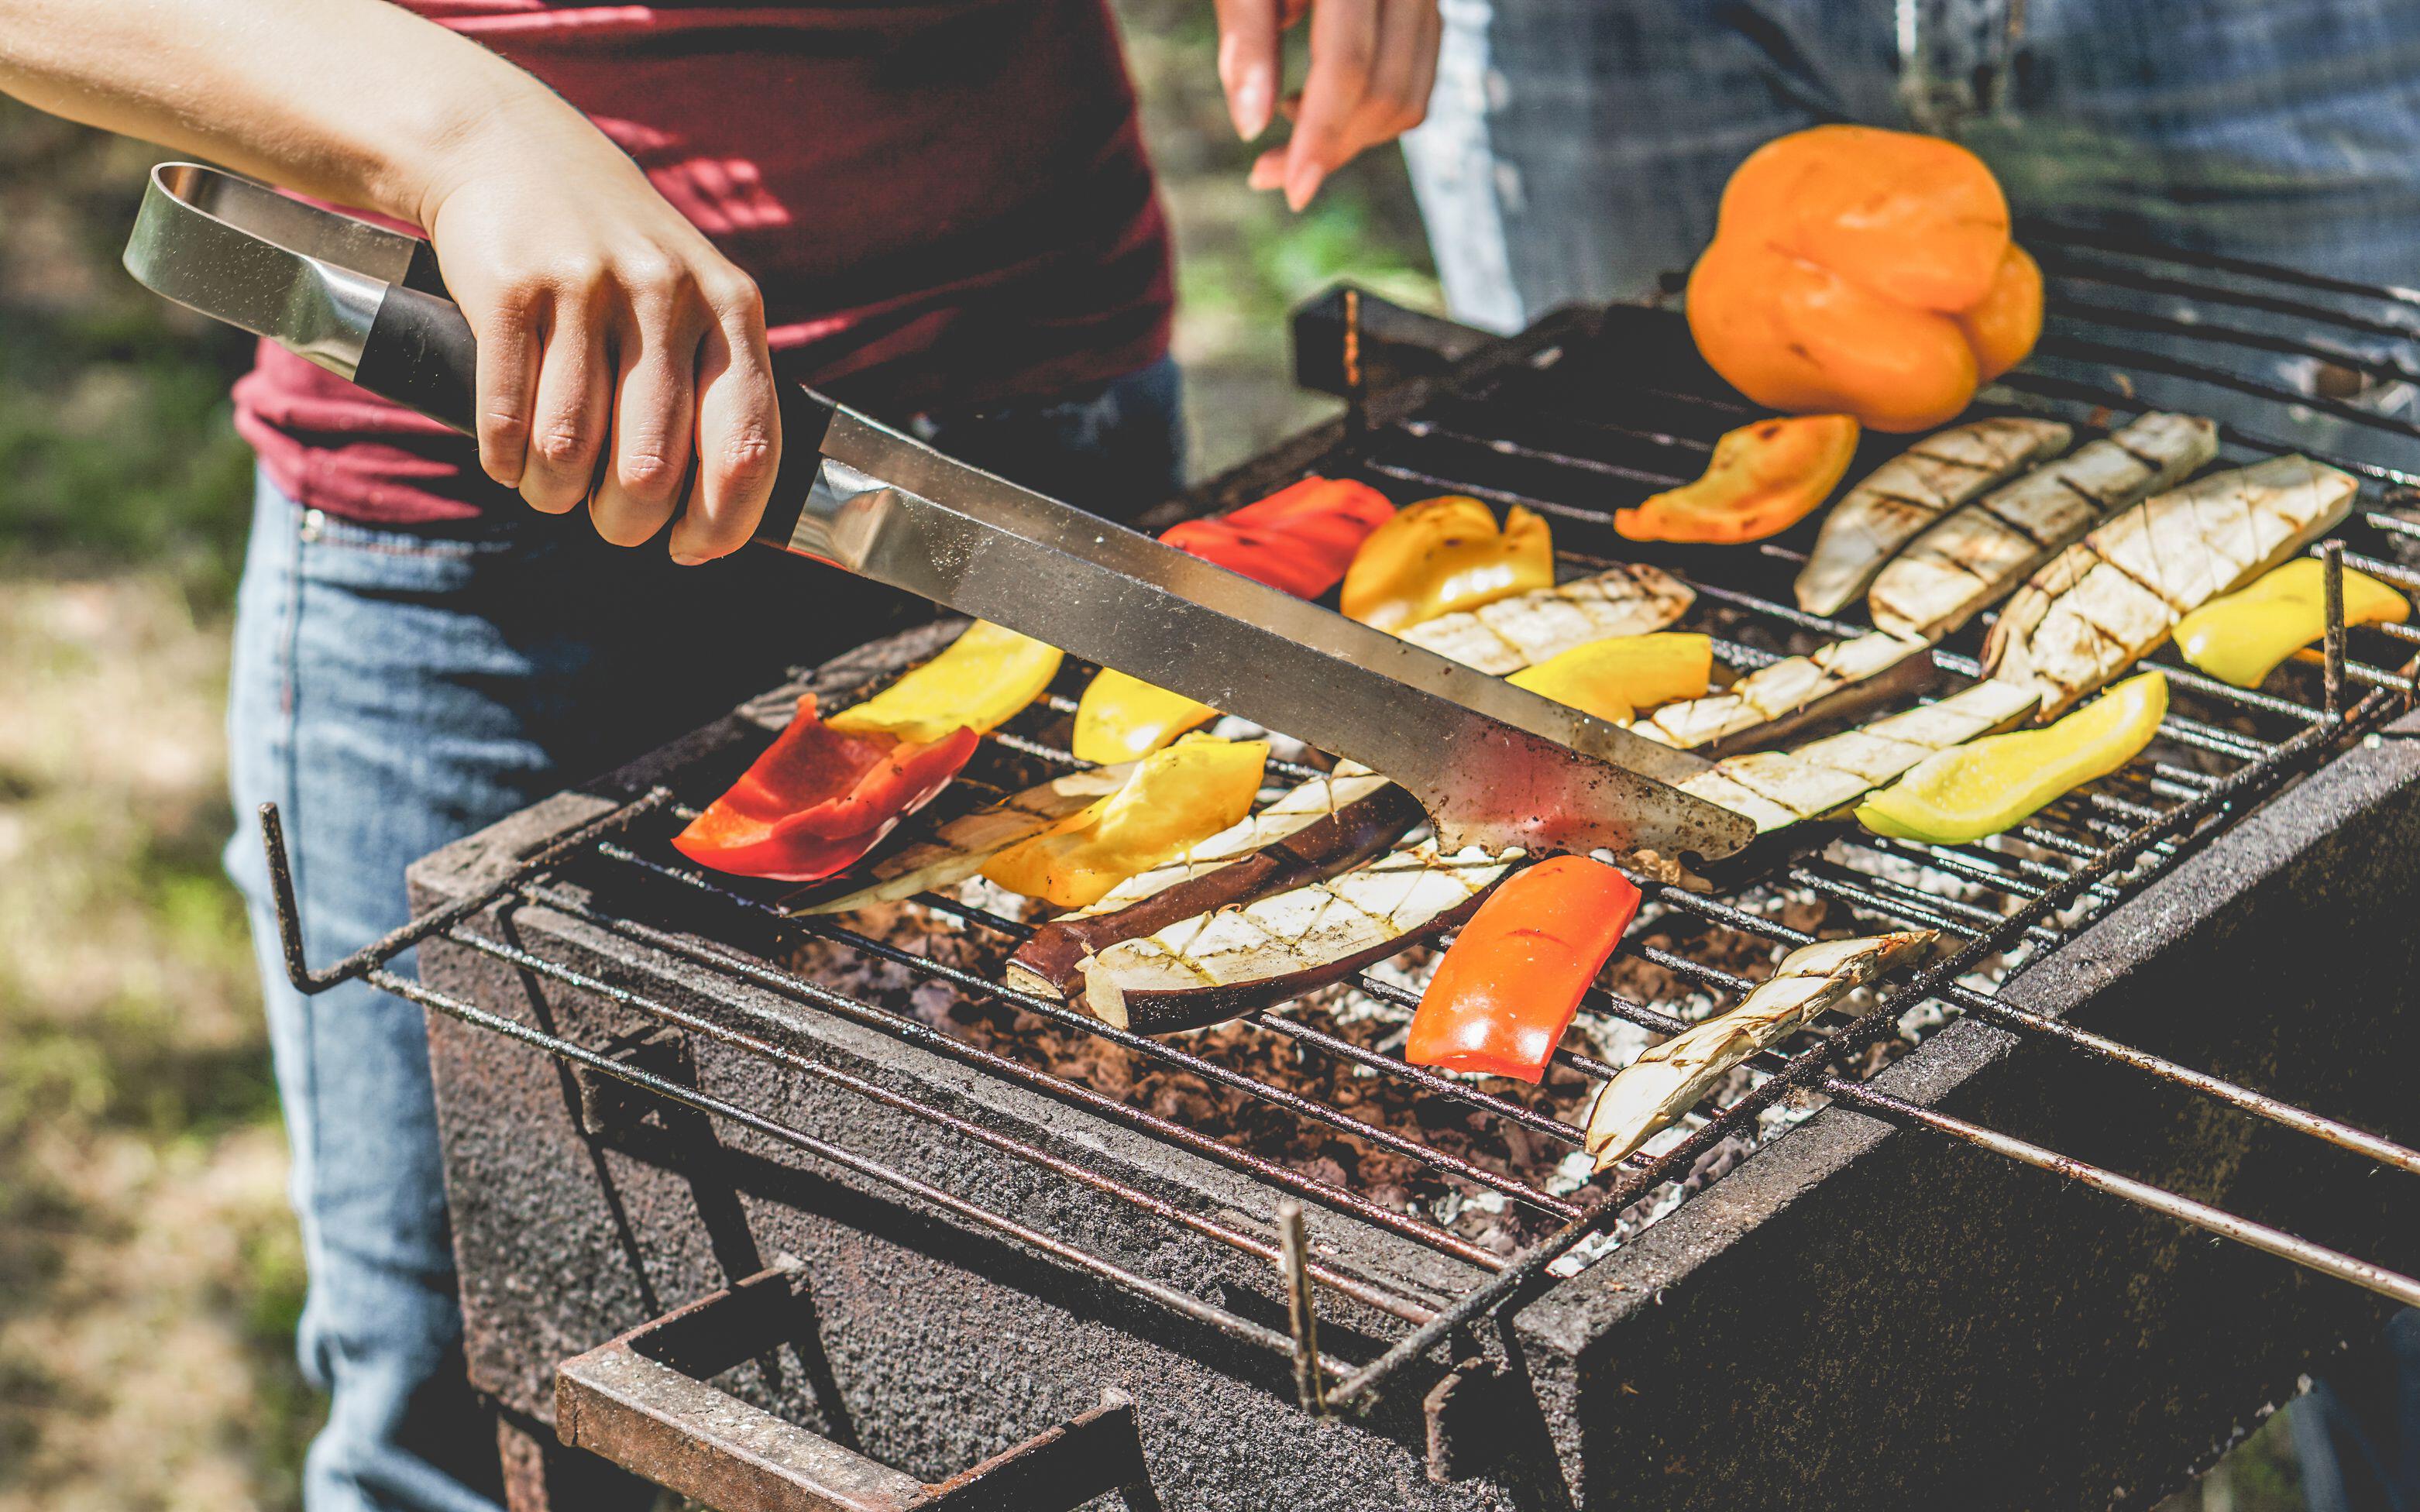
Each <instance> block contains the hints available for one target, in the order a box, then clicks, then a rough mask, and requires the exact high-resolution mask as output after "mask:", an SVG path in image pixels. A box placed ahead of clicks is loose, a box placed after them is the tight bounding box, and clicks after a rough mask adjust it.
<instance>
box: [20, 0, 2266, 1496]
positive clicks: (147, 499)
mask: <svg viewBox="0 0 2420 1512" xmlns="http://www.w3.org/2000/svg"><path fill="white" fill-rule="evenodd" d="M1118 8H1119V9H1120V11H1121V13H1122V15H1123V17H1124V19H1125V24H1126V28H1127V40H1128V44H1129V53H1130V56H1131V59H1132V62H1133V66H1134V71H1135V74H1136V79H1137V83H1138V85H1139V86H1140V90H1141V92H1142V96H1143V99H1144V102H1145V109H1146V129H1147V131H1148V132H1149V135H1150V138H1151V142H1152V147H1153V151H1154V153H1155V156H1156V160H1157V162H1158V163H1159V166H1160V169H1161V172H1162V175H1163V178H1164V183H1165V192H1166V194H1167V199H1168V204H1169V209H1170V212H1171V216H1172V218H1173V220H1174V223H1175V226H1176V231H1177V238H1178V242H1179V255H1180V264H1179V286H1180V290H1181V295H1182V305H1181V310H1180V314H1179V317H1178V326H1177V336H1176V342H1177V355H1178V357H1179V358H1180V359H1181V360H1182V361H1183V362H1184V363H1185V364H1186V368H1187V382H1188V394H1187V411H1188V420H1189V422H1190V425H1191V429H1192V436H1193V444H1194V468H1195V471H1196V472H1197V473H1204V472H1208V471H1215V470H1217V469H1218V468H1220V467H1223V466H1225V465H1226V464H1228V463H1230V462H1232V461H1234V460H1236V459H1238V458H1240V457H1242V456H1244V455H1247V454H1249V452H1252V451H1254V450H1257V449H1259V448H1261V447H1264V446H1265V445H1267V444H1268V443H1269V442H1271V441H1273V440H1277V439H1278V438H1280V437H1281V436H1283V435H1285V434H1288V433H1289V432H1291V431H1293V430H1294V429H1296V428H1298V427H1299V426H1301V425H1303V424H1307V423H1309V422H1310V421H1311V420H1313V419H1315V418H1318V417H1319V416H1320V415H1322V414H1324V413H1326V410H1327V409H1328V408H1329V407H1328V403H1327V401H1325V400H1321V399H1317V398H1313V397H1311V396H1307V395H1303V394H1299V393H1295V392H1294V390H1293V389H1292V387H1291V384H1290V381H1289V378H1288V366H1287V354H1286V350H1285V347H1284V339H1283V338H1284V325H1283V317H1284V316H1285V313H1286V311H1287V309H1288V307H1289V306H1290V305H1291V304H1292V303H1293V302H1294V301H1296V300H1298V299H1300V298H1302V297H1303V296H1305V295H1307V294H1309V293H1311V292H1312V291H1314V290H1316V289H1317V288H1319V287H1321V286H1323V285H1326V284H1327V283H1328V282H1330V281H1332V280H1333V279H1335V278H1338V277H1341V276H1345V275H1350V276H1351V277H1353V278H1354V279H1356V280H1357V281H1359V282H1361V283H1362V284H1364V285H1368V286H1371V287H1373V288H1376V289H1378V290H1380V291H1381V292H1384V293H1386V294H1388V296H1389V297H1391V298H1393V299H1396V300H1397V301H1401V302H1404V303H1408V304H1413V305H1418V306H1425V307H1435V305H1436V304H1437V302H1438V301H1437V293H1436V286H1435V278H1434V275H1433V273H1432V271H1431V267H1430V263H1429V259H1428V253H1427V248H1426V245H1425V243H1424V241H1423V239H1422V238H1421V235H1420V231H1419V221H1418V217H1417V215H1416V213H1415V212H1414V209H1413V206H1412V202H1411V195H1410V192H1409V186H1408V184H1407V183H1406V181H1405V179H1404V170H1403V165H1402V162H1401V159H1400V158H1399V157H1398V156H1397V155H1396V154H1394V153H1393V152H1380V153H1373V154H1371V155H1370V156H1369V157H1368V158H1366V159H1365V160H1364V161H1363V162H1359V163H1357V164H1356V165H1355V166H1353V167H1352V168H1350V169H1348V170H1346V171H1345V172H1344V173H1343V174H1342V175H1340V176H1339V177H1337V178H1335V179H1333V180H1331V182H1330V183H1329V185H1328V187H1327V188H1326V190H1325V191H1324V192H1323V193H1322V194H1321V195H1320V197H1319V199H1318V201H1317V203H1316V204H1315V205H1314V206H1313V207H1312V208H1311V210H1310V211H1308V212H1307V213H1305V214H1303V215H1300V216H1295V215H1290V214H1288V213H1287V212H1286V211H1285V209H1284V208H1283V207H1282V205H1281V204H1280V203H1278V202H1277V201H1276V200H1275V199H1274V198H1272V197H1271V196H1268V195H1265V194H1256V193H1251V192H1249V191H1248V190H1247V189H1246V188H1245V187H1244V175H1245V171H1246V169H1247V167H1248V166H1249V162H1250V160H1251V157H1252V151H1251V149H1250V148H1249V147H1246V146H1245V145H1243V144H1241V143H1238V142H1237V141H1235V140H1234V137H1233V131H1231V130H1230V129H1229V127H1228V124H1227V117H1226V111H1225V107H1224V105H1223V103H1222V101H1221V100H1220V99H1219V96H1218V88H1217V85H1216V80H1215V78H1214V75H1213V69H1212V54H1213V43H1214V38H1213V33H1212V26H1211V11H1210V8H1209V7H1208V6H1207V5H1206V4H1203V3H1202V0H1119V6H1118ZM159 156H161V154H159V153H157V152H155V151H154V150H152V149H150V148H148V147H143V146H141V145H139V144H135V143H131V142H125V141H119V140H116V139H112V138H108V137H104V136H101V135H99V134H97V133H94V132H90V131H83V130H80V129H77V128H73V127H70V126H67V125H64V124H62V123H60V122H57V121H54V120H52V119H49V118H47V117H44V116H39V115H37V114H35V113H33V112H30V111H27V110H24V109H23V108H21V107H17V106H15V105H13V104H11V103H9V102H8V101H6V100H0V1512H34V1509H37V1508H39V1509H41V1512H137V1509H150V1508H158V1509H178V1512H181V1509H187V1508H192V1509H211V1512H217V1509H223V1508H241V1507H262V1508H272V1509H273V1508H289V1507H293V1506H294V1505H296V1504H297V1497H296V1490H295V1485H296V1475H297V1472H298V1470H299V1467H300V1463H301V1458H302V1450H303V1447H304V1445H305V1443H307V1441H308V1438H309V1436H310V1433H311V1431H312V1429H313V1428H314V1427H315V1426H316V1425H317V1422H318V1414H319V1412H321V1404H320V1402H319V1401H318V1398H317V1397H316V1396H315V1395H314V1394H313V1393H311V1392H310V1391H309V1390H308V1389H307V1388H306V1387H304V1385H303V1384H302V1381H301V1379H300V1377H299V1376H298V1375H297V1373H296V1371H295V1367H294V1365H293V1363H292V1360H291V1355H290V1350H291V1345H292V1333H293V1326H294V1321H295V1318H296V1315H297V1313H298V1312H299V1310H300V1308H301V1305H302V1262H301V1254H300V1244H299V1241H298V1240H297V1237H296V1235H295V1232H294V1226H293V1221H292V1219H291V1217H290V1215H289V1214H288V1212H287V1208H286V1202H285V1195H284V1190H283V1182H284V1180H285V1149H284V1143H283V1134H282V1132H281V1130H280V1128H279V1126H278V1118H277V1107H276V1100H275V1096H274V1091H273V1088H272V1087H271V1079H270V1073H269V1051H268V1045H267V1041H266V1038H265V1036H264V1034H263V1031H262V1028H261V1025H260V1021H259V1016H258V1006H257V998H256V989H255V986H254V983H253V980H252V976H251V957H250V953H249V950H248V948H247V946H246V944H245V941H244V934H243V928H244V926H243V919H242V917H241V914H240V909H239V907H238V904H237V902H236V899H235V896H234V894H233V892H232V891H231V889H230V888H229V887H227V885H226V884H225V881H224V879H223V878H222V877H221V875H220V872H219V870H218V851H219V847H220V846H221V845H222V844H223V843H224V842H225V840H226V838H227V836H228V834H229V833H230V831H231V829H232V820H231V816H230V815H229V813H228V811H227V806H226V802H225V793H224V788H223V771H224V767H223V742H222V739H221V735H220V726H219V721H220V701H221V699H222V696H223V694H224V687H225V656H226V626H227V619H228V614H229V609H230V604H231V598H232V594H233V590H234V584H235V574H236V570H237V566H238V563H239V562H240V551H241V548H242V532H243V522H244V520H245V518H246V517H247V513H248V510H247V505H248V501H249V486H250V463H251V458H250V454H249V452H248V451H247V450H246V449H245V448H244V446H243V445H242V443H241V442H240V441H239V440H237V438H236V436H235V434H234V432H233V430H232V429H231V428H230V427H229V424H228V412H227V403H226V388H227V384H228V383H229V382H230V381H231V380H232V378H234V377H235V375H236V374H238V373H239V372H240V371H241V370H242V368H243V367H244V366H245V365H246V364H247V363H249V361H250V351H251V347H250V343H249V341H248V340H247V339H246V338H243V337H241V336H240V335H238V334H236V333H235V332H229V331H226V330H224V329H221V328H217V327H214V326H211V325H209V323H207V322H205V321H202V320H200V319H198V318H195V317H193V316H187V315H185V314H184V313H183V312H181V311H178V310H177V309H175V308H173V307H171V306H169V305H166V304H165V303H163V302H162V301H158V300H156V299H154V298H152V297H151V296H149V295H147V294H146V293H144V292H143V291H141V290H140V289H138V288H136V287H135V286H134V285H132V282H131V281H130V280H128V279H127V278H126V277H125V276H124V275H123V273H122V272H120V270H118V267H117V253H118V249H119V247H120V245H121V243H122V242H123V239H124V237H125V234H126V228H127V226H128V224H129V223H130V221H131V218H132V211H133V207H134V204H135V201H136V198H137V196H138V194H139V192H140V187H141V183H142V179H143V175H144V172H145V170H146V169H147V166H148V165H149V164H150V163H151V162H153V161H155V160H156V159H157V158H158V157H159ZM2284 1440H2285V1435H2284V1434H2282V1433H2279V1432H2275V1431H2268V1432H2264V1433H2263V1434H2262V1435H2260V1436H2258V1437H2257V1438H2256V1439H2255V1440H2254V1441H2253V1443H2252V1445H2251V1446H2250V1448H2249V1449H2248V1450H2247V1451H2246V1452H2244V1453H2239V1454H2238V1455H2237V1456H2235V1457H2234V1458H2233V1459H2231V1460H2230V1461H2229V1473H2228V1474H2227V1475H2226V1476H2225V1477H2213V1479H2212V1481H2211V1483H2209V1484H2208V1485H2207V1486H2205V1487H2204V1488H2203V1489H2200V1490H2199V1491H2196V1492H2192V1493H2188V1495H2187V1496H2186V1497H2184V1498H2180V1499H2179V1504H2180V1505H2182V1506H2195V1505H2200V1506H2207V1507H2210V1508H2212V1509H2215V1508H2218V1507H2221V1506H2224V1507H2227V1508H2230V1509H2239V1512H2270V1509H2275V1512H2283V1509H2286V1508H2291V1507H2295V1506H2299V1505H2300V1498H2299V1496H2298V1495H2297V1494H2296V1492H2295V1488H2294V1485H2293V1479H2292V1469H2291V1464H2290V1460H2289V1459H2288V1458H2287V1453H2286V1448H2285V1443H2284Z"/></svg>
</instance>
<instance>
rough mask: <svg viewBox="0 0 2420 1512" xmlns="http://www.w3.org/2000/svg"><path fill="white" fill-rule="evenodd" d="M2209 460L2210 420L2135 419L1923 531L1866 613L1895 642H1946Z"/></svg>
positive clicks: (1884, 577)
mask: <svg viewBox="0 0 2420 1512" xmlns="http://www.w3.org/2000/svg"><path fill="white" fill-rule="evenodd" d="M2216 455H2218V426H2217V425H2216V424H2213V423H2212V422H2211V421H2208V420H2204V419H2202V418H2201V417H2199V416H2197V415H2179V414H2166V413H2163V412H2159V411H2153V412H2152V413H2149V414H2147V415H2143V416H2141V417H2140V418H2138V419H2136V420H2135V421H2134V422H2133V424H2129V425H2126V426H2124V427H2122V428H2120V429H2118V430H2117V431H2115V432H2113V433H2112V434H2110V435H2109V436H2108V437H2106V438H2105V439H2103V440H2096V441H2088V442H2086V443H2085V444H2084V445H2083V446H2081V447H2078V448H2077V449H2076V450H2075V451H2073V452H2071V453H2070V454H2069V455H2066V456H2062V457H2059V458H2056V459H2055V460H2054V461H2050V462H2046V463H2044V464H2043V465H2042V466H2040V467H2038V468H2036V469H2034V470H2033V471H2030V472H2028V473H2026V474H2024V476H2023V477H2020V478H2018V479H2017V480H2016V481H2015V482H2013V483H2009V484H2006V485H2003V486H2000V487H1998V488H1994V489H1993V490H1992V491H1991V492H1990V493H1987V494H1985V495H1983V496H1982V497H1981V498H1979V499H1978V500H1976V501H1974V502H1972V503H1970V504H1967V505H1965V506H1963V507H1962V508H1960V509H1958V510H1957V511H1955V512H1954V513H1952V514H1950V515H1949V516H1948V517H1946V518H1944V519H1942V520H1941V521H1939V522H1938V523H1937V524H1934V525H1932V526H1931V527H1930V528H1929V529H1927V530H1926V531H1925V532H1923V533H1922V534H1921V535H1918V536H1917V537H1916V539H1915V540H1914V541H1913V542H1911V543H1910V544H1909V546H1908V548H1907V549H1906V550H1904V551H1902V552H1900V554H1899V556H1898V557H1896V558H1895V559H1893V560H1892V561H1891V562H1890V563H1888V564H1887V565H1885V567H1884V568H1883V569H1882V572H1881V574H1880V575H1879V576H1878V577H1876V578H1875V579H1874V583H1873V586H1872V587H1871V588H1870V589H1869V590H1868V591H1867V594H1866V607H1867V609H1868V611H1869V613H1870V614H1871V616H1872V618H1873V622H1874V625H1875V626H1876V628H1878V629H1881V630H1885V631H1887V632H1889V633H1891V634H1893V635H1900V636H1907V637H1911V638H1914V639H1916V640H1933V639H1937V638H1939V637H1941V636H1945V635H1947V634H1949V633H1950V632H1951V631H1953V630H1956V629H1957V628H1958V627H1959V626H1961V625H1964V624H1965V623H1966V622H1967V621H1968V620H1970V619H1972V618H1974V617H1975V615H1977V614H1978V613H1979V612H1981V611H1982V610H1983V609H1987V608H1989V607H1990V606H1991V605H1993V603H1996V602H1997V601H1998V600H1999V599H2000V597H2001V596H2002V595H2004V594H2008V593H2009V591H2011V590H2012V589H2015V588H2017V587H2018V586H2019V585H2021V584H2022V583H2023V582H2024V580H2025V579H2026V577H2027V576H2028V575H2029V574H2031V573H2032V572H2033V571H2034V570H2035V569H2036V568H2038V567H2040V565H2041V564H2042V563H2045V562H2047V561H2048V560H2050V558H2051V557H2052V556H2054V555H2055V554H2056V553H2057V552H2058V551H2060V550H2061V549H2063V548H2066V547H2067V546H2068V545H2069V544H2070V543H2071V542H2073V541H2074V540H2075V539H2076V538H2077V537H2079V536H2081V535H2083V534H2084V533H2085V532H2086V531H2088V530H2090V529H2092V528H2093V527H2094V526H2095V525H2098V524H2099V523H2101V522H2102V520H2104V519H2107V518H2110V517H2113V516H2114V515H2115V514H2116V513H2117V512H2118V511H2119V510H2122V509H2124V508H2126V507H2127V506H2128V505H2130V504H2133V503H2135V502H2137V501H2141V500H2143V499H2147V498H2149V497H2150V496H2151V495H2153V494H2155V493H2158V492H2160V491H2162V490H2163V489H2166V488H2170V487H2173V486H2176V485H2177V484H2179V483H2180V482H2182V481H2183V480H2184V479H2185V478H2187V477H2189V476H2191V475H2192V473H2193V472H2194V471H2195V469H2197V468H2199V467H2200V466H2201V465H2202V464H2203V463H2205V462H2207V461H2209V460H2210V459H2211V457H2213V456H2216Z"/></svg>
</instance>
